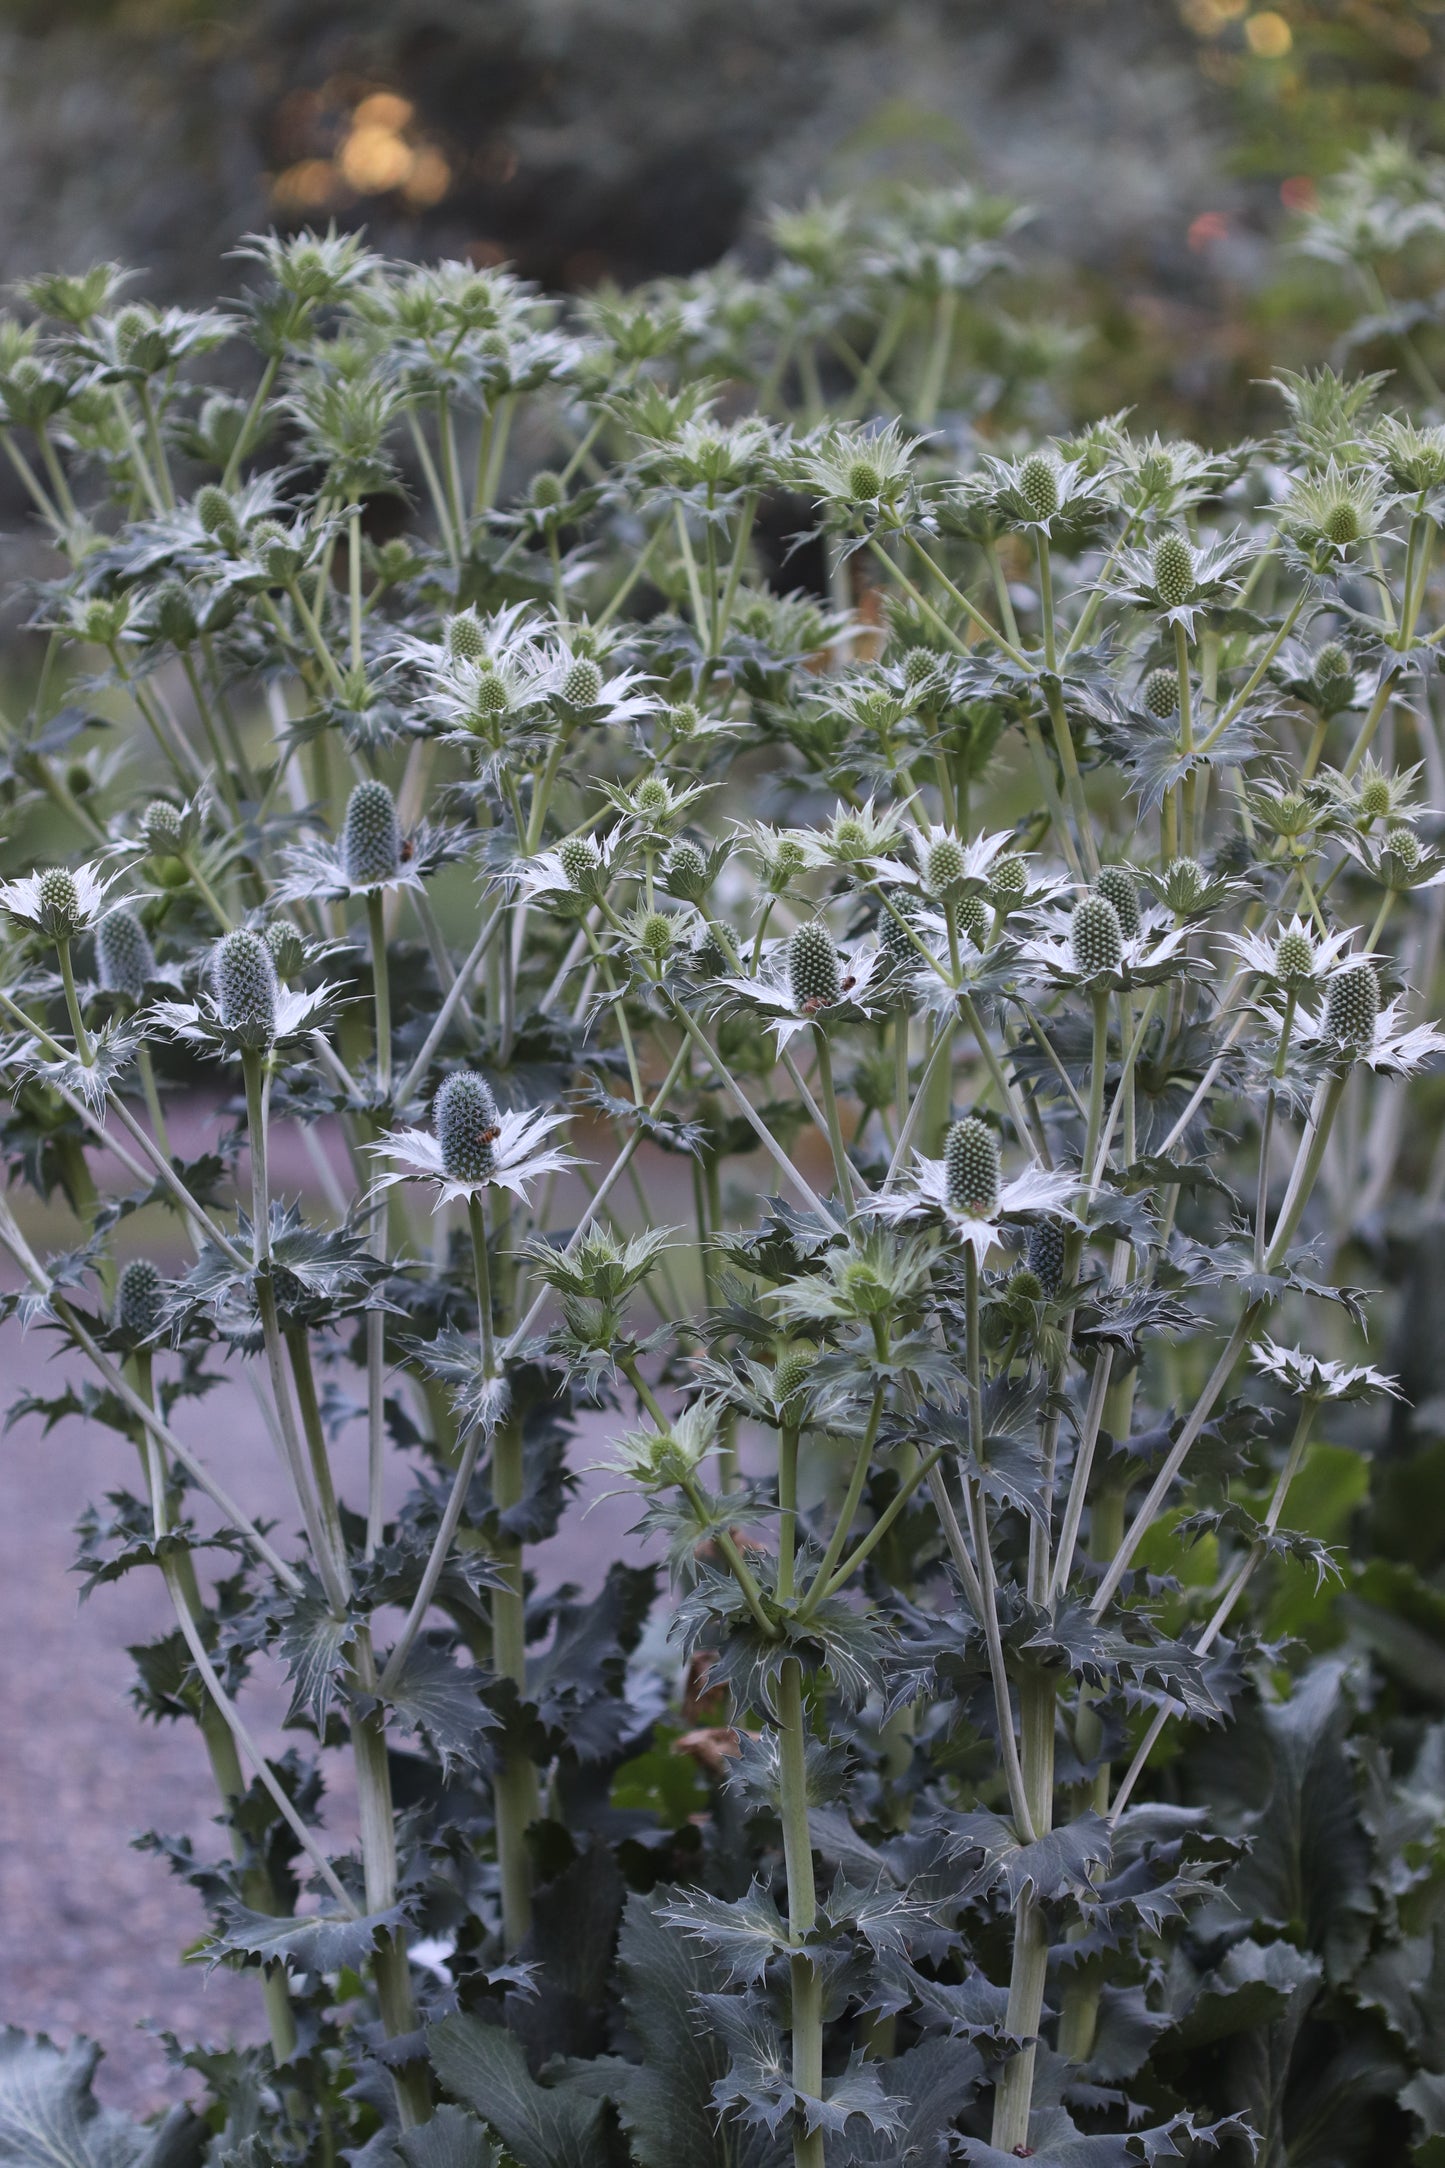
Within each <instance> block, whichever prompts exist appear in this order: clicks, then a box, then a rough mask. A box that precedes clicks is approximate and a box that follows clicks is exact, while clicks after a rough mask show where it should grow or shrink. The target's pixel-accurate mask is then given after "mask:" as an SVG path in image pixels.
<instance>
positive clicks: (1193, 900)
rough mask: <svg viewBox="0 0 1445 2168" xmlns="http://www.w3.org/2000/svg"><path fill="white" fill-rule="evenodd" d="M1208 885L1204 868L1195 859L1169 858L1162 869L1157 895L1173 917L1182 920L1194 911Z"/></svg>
mask: <svg viewBox="0 0 1445 2168" xmlns="http://www.w3.org/2000/svg"><path fill="white" fill-rule="evenodd" d="M1208 885H1209V883H1208V880H1207V879H1206V876H1205V872H1204V868H1203V866H1201V865H1200V863H1199V861H1198V859H1197V858H1171V859H1170V861H1169V863H1168V865H1167V866H1166V867H1165V868H1164V875H1163V879H1162V881H1161V882H1160V884H1159V893H1160V895H1161V896H1162V897H1163V900H1164V902H1165V903H1166V904H1167V905H1168V906H1169V909H1170V910H1171V911H1173V912H1174V914H1175V916H1176V917H1178V918H1184V917H1186V916H1187V915H1188V913H1189V912H1190V911H1192V910H1193V909H1194V906H1195V905H1196V904H1197V903H1198V901H1199V899H1200V897H1201V896H1202V895H1203V894H1204V891H1205V889H1206V888H1207V887H1208Z"/></svg>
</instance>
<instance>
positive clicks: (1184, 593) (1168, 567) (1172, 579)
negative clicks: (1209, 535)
mask: <svg viewBox="0 0 1445 2168" xmlns="http://www.w3.org/2000/svg"><path fill="white" fill-rule="evenodd" d="M1152 562H1153V567H1154V585H1155V587H1156V589H1157V590H1158V592H1159V596H1160V599H1161V601H1163V602H1165V603H1167V604H1168V606H1169V608H1170V609H1177V608H1178V606H1179V604H1180V603H1182V602H1187V601H1188V600H1189V597H1190V596H1191V595H1192V594H1193V592H1194V552H1193V550H1192V549H1191V548H1190V546H1189V543H1188V541H1187V540H1186V539H1185V537H1184V536H1183V535H1182V534H1177V533H1176V532H1175V531H1174V530H1173V529H1172V528H1171V529H1170V530H1169V532H1168V533H1167V534H1161V535H1160V537H1159V539H1158V541H1157V542H1156V543H1155V544H1154V553H1153V559H1152Z"/></svg>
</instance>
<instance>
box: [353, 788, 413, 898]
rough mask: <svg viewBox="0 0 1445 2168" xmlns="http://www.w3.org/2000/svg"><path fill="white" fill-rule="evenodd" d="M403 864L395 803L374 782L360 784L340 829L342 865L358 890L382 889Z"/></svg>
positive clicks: (389, 795) (399, 826)
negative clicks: (384, 883)
mask: <svg viewBox="0 0 1445 2168" xmlns="http://www.w3.org/2000/svg"><path fill="white" fill-rule="evenodd" d="M400 863H401V822H400V821H399V820H398V818H397V812H396V800H395V799H394V798H393V797H392V795H391V792H390V791H389V790H388V789H387V787H386V785H385V783H382V782H378V781H376V780H375V779H374V778H369V779H368V780H367V781H365V782H362V783H358V784H357V786H356V788H355V790H353V792H352V793H351V796H350V797H349V798H348V799H347V801H346V819H345V821H344V822H343V823H342V828H341V865H342V870H343V871H344V873H345V875H346V878H347V880H348V881H350V882H352V884H353V885H354V886H355V887H357V888H380V887H381V885H382V883H383V882H385V881H390V880H393V879H394V878H395V875H396V870H397V867H398V866H399V865H400Z"/></svg>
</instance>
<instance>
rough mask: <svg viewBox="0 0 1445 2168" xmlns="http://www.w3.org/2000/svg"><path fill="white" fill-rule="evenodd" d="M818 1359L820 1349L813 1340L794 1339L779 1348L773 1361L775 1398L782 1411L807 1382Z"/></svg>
mask: <svg viewBox="0 0 1445 2168" xmlns="http://www.w3.org/2000/svg"><path fill="white" fill-rule="evenodd" d="M817 1360H818V1350H817V1348H816V1347H815V1346H814V1345H813V1343H812V1341H811V1340H793V1341H790V1342H789V1344H788V1345H787V1346H786V1347H780V1348H779V1349H778V1352H777V1355H776V1357H775V1358H774V1362H773V1398H774V1400H775V1401H776V1403H777V1406H778V1409H779V1411H780V1412H781V1411H783V1410H784V1409H786V1408H787V1406H788V1403H789V1401H791V1400H793V1399H794V1398H795V1397H796V1396H797V1394H798V1393H800V1392H801V1391H802V1389H803V1387H804V1386H805V1385H806V1384H807V1382H808V1379H809V1377H810V1375H811V1374H812V1370H813V1365H814V1364H815V1363H816V1362H817Z"/></svg>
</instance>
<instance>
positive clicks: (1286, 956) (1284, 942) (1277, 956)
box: [1274, 926, 1315, 986]
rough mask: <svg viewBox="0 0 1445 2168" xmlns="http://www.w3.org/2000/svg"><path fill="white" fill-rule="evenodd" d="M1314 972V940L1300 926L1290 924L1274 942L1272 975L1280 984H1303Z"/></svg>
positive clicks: (1305, 983)
mask: <svg viewBox="0 0 1445 2168" xmlns="http://www.w3.org/2000/svg"><path fill="white" fill-rule="evenodd" d="M1314 972H1315V945H1314V942H1313V941H1312V940H1311V939H1310V937H1309V935H1308V934H1307V933H1305V932H1304V931H1303V929H1302V928H1300V927H1298V926H1292V927H1291V928H1290V930H1289V931H1288V932H1287V933H1282V934H1281V935H1280V937H1279V939H1278V941H1277V942H1276V943H1275V949H1274V975H1275V977H1276V978H1277V979H1278V980H1279V982H1280V984H1281V986H1305V985H1308V983H1309V981H1310V980H1311V979H1312V978H1313V977H1314Z"/></svg>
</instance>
